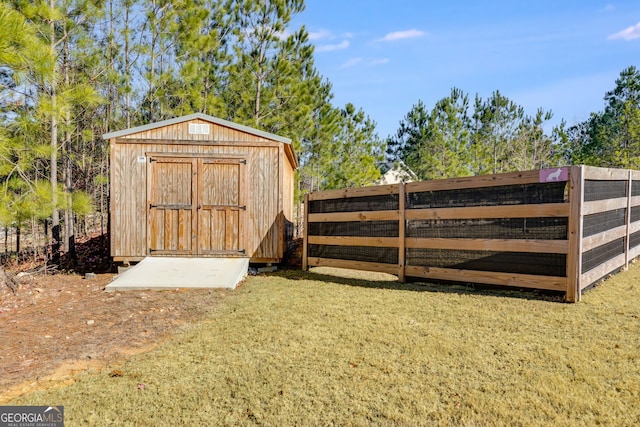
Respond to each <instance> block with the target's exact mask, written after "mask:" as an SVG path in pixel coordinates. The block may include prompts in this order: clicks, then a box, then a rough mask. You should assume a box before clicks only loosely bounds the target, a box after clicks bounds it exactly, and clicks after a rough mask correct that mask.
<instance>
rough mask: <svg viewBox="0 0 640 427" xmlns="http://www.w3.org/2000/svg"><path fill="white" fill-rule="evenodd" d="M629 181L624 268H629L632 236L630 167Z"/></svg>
mask: <svg viewBox="0 0 640 427" xmlns="http://www.w3.org/2000/svg"><path fill="white" fill-rule="evenodd" d="M628 179H629V181H628V182H627V215H626V218H625V222H626V227H627V231H626V232H625V238H624V269H625V270H627V269H629V261H630V260H629V250H630V246H629V237H631V191H632V188H631V187H632V185H633V171H632V170H631V169H629V178H628Z"/></svg>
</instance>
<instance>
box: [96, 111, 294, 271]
mask: <svg viewBox="0 0 640 427" xmlns="http://www.w3.org/2000/svg"><path fill="white" fill-rule="evenodd" d="M103 138H105V139H108V140H109V141H110V148H111V205H110V215H111V255H112V256H113V258H114V260H115V261H119V262H133V261H140V260H142V259H143V258H145V257H147V256H154V255H157V256H181V257H248V258H250V260H251V261H252V262H279V261H281V260H282V258H283V256H284V252H285V248H286V241H287V239H289V238H290V237H291V234H292V227H291V224H292V217H293V197H294V170H295V169H296V168H297V165H298V164H297V160H296V156H295V153H294V150H293V148H292V146H291V140H290V139H288V138H284V137H281V136H278V135H274V134H271V133H267V132H263V131H260V130H257V129H253V128H250V127H247V126H242V125H239V124H236V123H232V122H229V121H226V120H222V119H219V118H216V117H212V116H209V115H206V114H200V113H197V114H191V115H188V116H183V117H178V118H175V119H171V120H165V121H161V122H157V123H151V124H148V125H145V126H139V127H134V128H130V129H125V130H121V131H117V132H111V133H108V134H105V135H104V136H103Z"/></svg>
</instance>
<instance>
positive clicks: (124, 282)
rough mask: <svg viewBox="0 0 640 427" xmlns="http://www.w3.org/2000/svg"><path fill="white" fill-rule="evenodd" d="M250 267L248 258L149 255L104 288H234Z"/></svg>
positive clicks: (121, 289) (120, 289) (117, 289)
mask: <svg viewBox="0 0 640 427" xmlns="http://www.w3.org/2000/svg"><path fill="white" fill-rule="evenodd" d="M248 269H249V258H178V257H146V258H145V259H143V260H142V261H140V262H139V263H138V264H137V265H134V266H133V267H131V268H129V269H128V270H127V271H125V272H123V273H122V274H119V275H118V276H116V278H115V279H114V280H113V281H112V282H111V283H110V284H108V285H107V287H106V288H105V290H107V291H126V290H139V289H150V290H155V289H176V288H230V289H234V288H235V287H236V285H237V284H238V283H239V282H240V281H241V280H242V279H243V278H244V277H245V276H246V275H247V270H248Z"/></svg>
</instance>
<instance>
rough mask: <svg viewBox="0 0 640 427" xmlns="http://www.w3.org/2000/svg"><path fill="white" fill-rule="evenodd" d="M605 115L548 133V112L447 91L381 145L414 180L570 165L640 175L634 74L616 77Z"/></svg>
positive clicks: (638, 93)
mask: <svg viewBox="0 0 640 427" xmlns="http://www.w3.org/2000/svg"><path fill="white" fill-rule="evenodd" d="M604 101H605V108H604V111H601V112H595V113H591V115H590V117H589V118H588V119H587V120H585V121H583V122H580V123H578V124H575V125H572V126H570V127H568V126H567V125H566V123H565V122H564V121H562V122H560V124H558V125H555V126H551V125H550V121H551V119H552V118H553V113H552V112H551V111H545V110H544V109H542V108H539V109H538V110H537V111H536V113H535V115H533V116H530V115H527V114H525V112H524V108H523V107H521V106H519V105H518V104H517V103H515V102H514V101H512V100H510V99H508V98H507V97H505V96H503V95H502V94H501V93H500V92H499V91H495V92H493V93H492V94H491V96H490V97H489V98H487V99H482V98H481V97H480V96H478V95H477V94H476V95H475V97H474V98H473V102H471V101H470V97H469V95H468V94H466V93H464V92H463V91H462V90H460V89H457V88H453V89H452V90H451V93H450V95H449V96H448V97H446V98H443V99H441V100H439V101H437V102H436V103H435V105H434V106H433V108H432V109H429V108H427V106H425V104H424V103H423V102H422V101H418V103H417V104H416V105H414V106H413V107H412V108H411V110H410V111H409V112H408V113H407V114H406V116H405V117H404V118H403V119H402V121H401V122H400V126H399V129H398V131H397V133H396V134H395V135H393V136H390V137H389V138H387V141H386V147H387V149H386V155H387V159H388V160H389V161H396V162H397V161H402V162H403V163H404V164H406V165H407V166H408V167H409V168H410V169H412V170H413V171H414V172H415V173H416V175H417V176H418V177H419V178H420V179H437V178H450V177H458V176H469V175H481V174H487V173H501V172H509V171H518V170H531V169H541V168H549V167H556V166H561V165H570V164H584V165H591V166H601V167H621V168H632V169H639V168H640V70H638V69H637V68H636V67H635V66H630V67H628V68H626V69H624V70H623V71H622V72H621V73H620V77H619V78H618V79H617V80H616V81H615V87H614V89H613V90H611V91H609V92H607V93H606V94H605V96H604Z"/></svg>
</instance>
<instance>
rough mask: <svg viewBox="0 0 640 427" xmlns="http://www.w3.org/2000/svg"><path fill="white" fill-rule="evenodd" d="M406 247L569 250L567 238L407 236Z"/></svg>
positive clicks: (560, 251) (512, 250)
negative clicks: (522, 238) (444, 237)
mask: <svg viewBox="0 0 640 427" xmlns="http://www.w3.org/2000/svg"><path fill="white" fill-rule="evenodd" d="M406 247H407V248H416V249H452V250H470V251H496V252H533V253H546V254H566V253H567V252H568V250H569V242H568V241H567V240H520V239H464V238H463V239H443V238H417V237H409V238H407V239H406Z"/></svg>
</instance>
